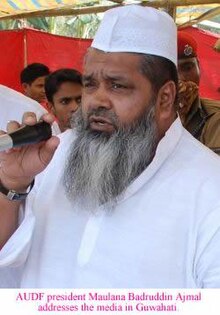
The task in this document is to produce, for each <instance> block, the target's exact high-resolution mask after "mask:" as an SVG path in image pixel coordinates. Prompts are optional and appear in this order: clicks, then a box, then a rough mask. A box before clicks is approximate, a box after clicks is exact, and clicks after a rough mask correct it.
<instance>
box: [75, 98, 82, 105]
mask: <svg viewBox="0 0 220 315" xmlns="http://www.w3.org/2000/svg"><path fill="white" fill-rule="evenodd" d="M76 103H77V104H78V105H80V104H81V97H78V98H77V99H76Z"/></svg>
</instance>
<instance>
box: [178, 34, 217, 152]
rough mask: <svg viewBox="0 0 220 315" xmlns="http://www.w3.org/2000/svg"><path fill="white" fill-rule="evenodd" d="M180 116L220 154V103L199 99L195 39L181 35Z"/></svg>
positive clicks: (179, 69)
mask: <svg viewBox="0 0 220 315" xmlns="http://www.w3.org/2000/svg"><path fill="white" fill-rule="evenodd" d="M178 75H179V79H180V90H179V98H180V108H179V113H180V116H181V119H182V122H183V124H184V126H185V128H186V129H187V130H188V131H189V132H190V133H191V134H192V135H193V136H194V137H195V138H197V139H198V140H200V141H201V142H202V143H203V144H204V145H206V146H207V147H209V148H210V149H212V150H213V151H214V152H216V153H218V154H220V102H219V101H214V100H210V99H201V98H200V97H199V88H198V87H199V82H200V67H199V60H198V57H197V43H196V41H195V39H194V38H193V37H192V36H191V35H190V34H188V33H186V32H184V31H179V32H178Z"/></svg>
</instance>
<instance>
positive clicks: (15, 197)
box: [7, 190, 28, 200]
mask: <svg viewBox="0 0 220 315" xmlns="http://www.w3.org/2000/svg"><path fill="white" fill-rule="evenodd" d="M27 195H28V194H27V193H24V194H19V193H17V192H16V191H14V190H9V192H8V194H7V198H8V199H9V200H24V199H25V198H26V197H27Z"/></svg>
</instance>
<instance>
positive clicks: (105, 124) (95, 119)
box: [89, 116, 115, 132]
mask: <svg viewBox="0 0 220 315" xmlns="http://www.w3.org/2000/svg"><path fill="white" fill-rule="evenodd" d="M89 125H90V128H91V129H92V130H97V131H103V132H113V131H114V130H115V126H114V125H113V123H112V122H111V121H110V120H108V119H107V118H104V117H101V116H91V117H90V118H89Z"/></svg>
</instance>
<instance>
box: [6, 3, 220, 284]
mask: <svg viewBox="0 0 220 315" xmlns="http://www.w3.org/2000/svg"><path fill="white" fill-rule="evenodd" d="M155 38H157V41H155V40H154V39H155ZM176 52H177V46H176V26H175V23H174V22H173V20H172V18H171V17H170V16H169V15H167V14H166V13H165V12H162V11H158V10H155V9H153V8H146V7H142V6H137V5H130V6H123V7H120V8H116V9H112V10H109V11H107V13H106V14H105V16H104V19H103V20H102V22H101V25H100V27H99V29H98V32H97V34H96V36H95V38H94V40H93V43H92V47H91V48H90V49H89V50H88V53H87V55H86V58H85V64H84V74H83V93H82V106H81V109H80V110H79V111H77V114H75V115H74V121H73V123H74V129H73V130H72V131H71V130H69V131H67V132H65V133H63V134H62V135H61V137H60V144H59V139H58V138H57V137H52V138H51V139H49V140H48V141H46V142H44V143H39V144H37V145H34V146H27V147H25V148H21V149H20V150H15V151H13V150H11V151H10V152H7V153H1V154H0V160H1V168H0V179H1V188H0V189H1V193H0V202H1V204H0V206H1V212H0V216H1V218H0V240H1V246H2V250H1V251H0V266H1V267H2V271H5V270H12V271H13V279H16V281H17V283H16V284H14V285H17V286H19V287H31V288H33V287H38V288H40V287H44V288H54V287H55V288H58V287H60V288H63V287H65V288H129V287H131V288H163V287H166V288H198V287H219V286H220V247H219V242H220V196H219V189H218V185H219V181H220V161H219V158H218V157H217V155H215V154H213V153H212V152H211V151H210V150H208V149H207V148H205V147H204V146H202V145H201V144H200V143H199V142H198V141H197V140H196V139H194V138H193V137H192V136H191V135H190V134H189V133H188V132H187V131H186V130H185V129H184V128H183V127H182V125H181V123H180V120H179V118H176V108H175V107H176V105H175V104H176V101H175V99H176V89H177V81H178V80H177V69H176V64H177V55H176ZM44 119H45V120H46V121H48V122H50V121H52V118H51V117H50V116H44ZM24 123H26V124H27V123H28V124H34V123H36V119H35V118H34V117H33V116H31V117H30V116H29V114H27V115H26V116H25V117H24ZM15 127H16V126H15V125H13V126H11V125H9V126H8V129H9V130H10V129H11V128H15ZM57 147H58V148H57ZM55 151H56V153H55V155H54V156H53V154H54V152H55ZM52 157H53V158H52ZM51 159H52V161H51ZM50 161H51V162H50ZM49 162H50V164H49V165H48V163H49ZM47 165H48V167H47V168H46V166H47ZM45 168H46V169H45ZM44 169H45V171H44V172H43V173H41V175H40V176H37V177H36V181H37V185H34V188H33V189H32V190H31V193H30V194H29V196H28V197H27V199H26V201H25V208H24V210H25V211H24V218H23V219H22V218H21V217H20V221H19V222H20V224H19V227H18V228H17V226H18V210H19V206H20V210H22V209H21V200H19V199H22V198H24V197H25V196H26V195H27V194H28V192H29V190H30V189H31V187H32V185H31V186H29V185H30V184H31V182H32V181H33V178H34V177H35V175H36V174H39V173H40V172H42V171H43V170H44ZM2 187H3V188H2ZM27 187H29V188H27ZM11 189H14V190H15V191H17V192H18V195H17V200H16V201H15V200H10V199H13V198H10V197H9V196H6V194H5V192H3V191H5V190H11ZM21 193H23V194H26V195H25V196H24V195H23V196H22V195H21V196H20V197H19V194H21ZM9 238H10V239H9ZM0 270H1V269H0ZM16 273H17V275H16V276H15V274H16ZM2 278H3V279H4V276H2Z"/></svg>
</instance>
